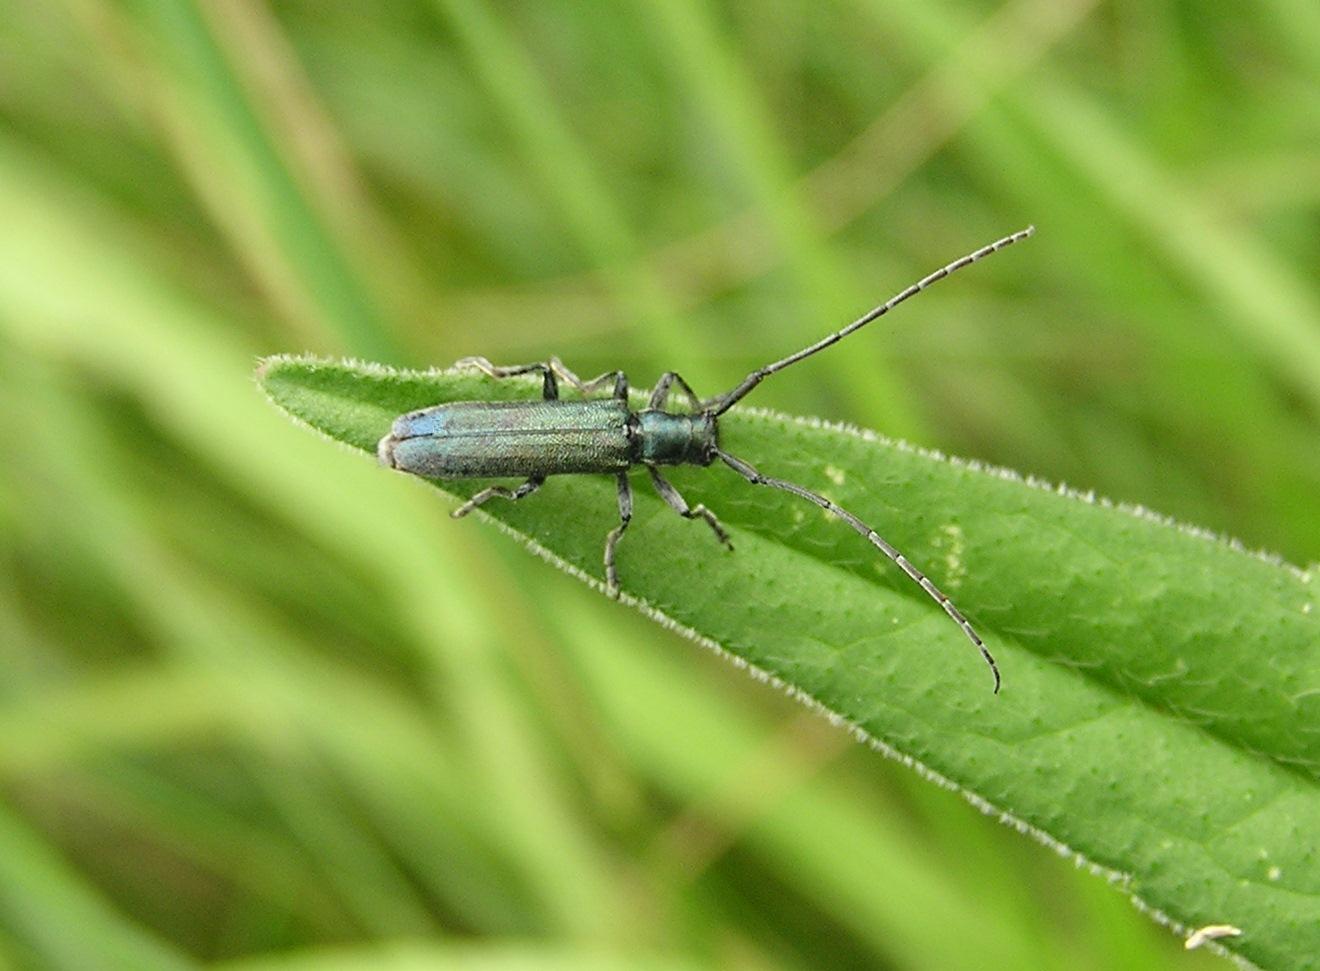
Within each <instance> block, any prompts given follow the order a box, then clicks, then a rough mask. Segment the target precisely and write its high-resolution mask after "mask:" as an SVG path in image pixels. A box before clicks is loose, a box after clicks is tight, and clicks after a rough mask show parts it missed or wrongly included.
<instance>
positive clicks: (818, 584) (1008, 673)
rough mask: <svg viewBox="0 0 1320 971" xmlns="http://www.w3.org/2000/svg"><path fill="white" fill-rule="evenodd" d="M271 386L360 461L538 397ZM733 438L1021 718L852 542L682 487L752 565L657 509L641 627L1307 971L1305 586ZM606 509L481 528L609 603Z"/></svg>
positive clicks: (752, 419) (928, 468)
mask: <svg viewBox="0 0 1320 971" xmlns="http://www.w3.org/2000/svg"><path fill="white" fill-rule="evenodd" d="M260 381H261V384H262V386H263V388H264V389H265V390H266V392H267V394H268V395H269V396H270V397H271V399H272V401H274V402H275V403H276V404H277V405H279V406H280V407H281V408H283V409H284V410H285V411H286V412H288V413H289V414H290V415H292V416H294V417H295V418H297V419H299V420H300V421H302V422H305V423H307V424H308V425H310V426H312V427H313V428H315V429H317V430H319V431H321V432H323V433H325V434H326V435H328V436H330V437H331V438H334V439H336V440H338V441H340V442H344V443H347V444H349V445H351V446H354V447H356V448H360V449H363V450H366V451H372V450H373V449H374V446H375V443H376V441H377V439H378V438H379V437H380V436H381V435H383V434H384V433H385V432H386V430H387V429H388V427H389V424H390V421H391V419H392V418H393V417H394V416H395V415H397V414H399V413H400V412H403V411H407V410H409V409H412V408H417V407H422V406H425V405H429V404H435V403H437V402H440V401H446V400H472V399H496V398H511V397H532V396H534V395H535V393H536V392H535V388H534V387H533V386H532V384H528V383H520V382H513V381H505V382H493V381H490V380H489V379H486V378H483V377H480V376H475V375H472V374H468V373H455V372H438V371H433V372H395V371H390V370H387V369H384V368H381V367H377V366H369V365H354V364H345V363H336V362H328V361H323V360H317V359H312V358H275V359H271V360H269V361H267V362H266V363H265V364H264V365H263V367H262V369H261V372H260ZM722 430H723V432H724V433H725V434H724V438H723V444H724V446H725V447H726V448H727V449H729V450H730V451H731V452H733V453H734V454H737V455H739V456H742V457H744V458H746V459H747V460H749V461H751V462H753V463H755V464H756V465H757V466H758V467H759V468H761V469H762V470H763V471H765V472H767V473H768V474H775V475H780V476H783V477H785V478H789V479H792V480H794V481H798V482H802V483H803V484H804V485H806V486H807V487H809V488H813V489H816V490H818V491H822V492H824V493H825V494H827V495H828V496H830V497H831V498H832V499H835V500H836V501H838V502H839V503H840V504H841V505H843V506H844V507H845V508H849V509H851V510H853V511H855V512H856V513H858V514H859V515H860V516H862V518H863V519H866V520H867V521H869V522H870V523H871V524H872V525H873V526H875V527H876V529H877V530H878V531H879V532H880V533H881V534H882V535H884V536H886V538H888V539H889V540H890V541H891V542H893V543H894V544H895V545H896V546H897V547H898V548H899V549H901V550H903V551H904V552H905V553H906V554H907V555H908V556H909V558H910V559H912V561H913V562H915V563H917V564H918V565H920V566H922V567H923V568H925V569H926V570H927V571H928V572H929V573H930V574H931V575H932V578H933V579H934V580H935V581H936V582H937V583H938V584H940V585H941V586H943V587H944V588H945V590H946V591H947V592H949V593H950V594H951V595H952V596H953V597H954V599H955V600H956V601H957V602H958V604H959V605H960V606H961V607H962V608H963V609H964V611H966V612H967V613H968V614H969V615H970V616H971V618H972V619H973V622H974V623H976V624H977V626H978V627H979V629H980V630H981V632H982V634H983V635H985V637H986V640H987V642H988V643H989V644H990V646H991V648H992V650H994V652H995V653H996V654H997V655H998V657H999V660H1000V665H1001V667H1002V669H1003V672H1004V693H1003V695H1002V696H1001V697H999V698H995V697H994V696H992V695H991V693H990V685H989V677H988V675H987V674H986V672H985V671H984V670H982V669H981V667H980V661H979V659H977V658H976V656H975V653H974V652H973V651H971V650H970V648H969V647H968V645H967V644H966V642H965V641H964V640H963V638H962V637H961V635H960V634H959V632H958V630H957V628H956V627H954V626H953V625H952V624H950V623H949V622H948V620H947V618H945V616H944V615H943V613H942V612H940V610H939V609H938V607H937V606H935V605H934V604H933V603H931V602H930V601H929V600H928V599H927V598H926V597H925V596H924V595H923V594H922V592H921V591H920V590H918V589H917V588H915V586H913V585H911V584H910V583H908V582H907V581H906V580H905V579H904V578H903V577H901V575H897V571H896V570H894V569H893V567H892V566H891V565H890V564H889V563H887V562H885V561H883V560H881V559H880V558H879V557H877V556H874V555H872V552H871V551H870V550H869V548H867V547H866V545H865V544H864V543H861V542H860V541H859V540H858V538H857V537H856V535H855V534H854V533H852V532H851V531H850V530H848V529H847V528H846V527H845V526H843V525H842V524H841V523H838V522H836V521H834V520H832V519H830V518H828V517H825V516H823V515H821V514H818V513H817V511H816V510H815V509H813V508H812V507H810V506H805V504H803V503H801V502H799V501H796V500H794V499H793V498H792V497H789V496H780V495H778V494H773V495H766V494H764V492H763V491H762V490H757V489H755V488H754V487H752V486H750V485H748V484H747V483H745V482H744V481H742V480H741V479H739V478H738V477H737V476H735V475H733V474H732V473H726V472H723V471H719V470H700V469H686V470H676V471H675V474H674V479H675V481H676V483H677V484H678V485H679V487H680V488H681V489H682V490H683V491H684V493H685V494H686V495H687V496H688V498H689V501H693V502H695V501H702V502H705V503H707V504H709V505H710V506H711V507H712V508H714V509H716V510H718V512H719V513H720V515H721V516H722V518H723V519H724V521H725V523H726V524H727V525H729V526H730V527H731V529H732V532H733V534H734V543H735V546H736V547H737V550H738V551H737V552H736V553H734V554H728V553H726V552H724V551H723V550H721V549H720V548H719V547H718V546H717V545H716V544H714V543H713V542H712V541H711V537H709V536H707V535H705V534H704V532H703V531H702V530H698V529H693V528H692V527H691V524H689V523H686V522H684V521H682V520H681V519H679V518H678V517H676V516H673V515H672V513H670V512H669V511H668V510H667V509H666V508H664V507H663V505H662V504H661V502H660V501H659V500H658V499H656V498H654V497H652V496H651V495H649V493H648V492H647V491H642V492H640V494H639V496H638V502H637V516H636V522H635V523H634V525H633V529H632V530H631V531H630V532H629V534H628V536H627V538H626V540H625V541H624V543H623V544H622V546H621V548H620V556H619V567H620V574H621V577H622V581H623V585H624V590H625V593H626V594H627V595H629V596H630V597H631V598H633V599H634V602H636V603H638V605H639V606H642V607H643V609H645V610H647V611H648V612H650V613H651V614H652V616H654V617H655V618H656V619H658V620H661V621H662V622H667V623H672V624H674V625H676V626H677V627H679V628H680V629H682V630H683V631H685V632H686V633H688V634H690V635H691V636H693V637H695V638H697V639H699V640H701V641H703V642H705V643H708V644H711V645H717V646H718V647H720V648H722V649H724V650H725V651H728V652H729V653H731V654H733V655H734V656H735V657H736V658H737V659H739V660H742V661H745V662H747V663H748V664H750V665H751V666H752V667H753V669H755V670H757V671H760V672H764V673H765V674H767V675H768V676H770V677H772V678H774V679H776V680H778V681H780V682H782V683H783V684H784V685H785V686H786V687H787V688H788V689H789V690H791V691H793V692H795V693H797V694H799V695H800V696H802V697H803V698H804V699H805V700H808V701H810V702H814V703H817V704H819V705H820V706H821V707H822V708H824V709H825V710H826V711H828V712H829V713H831V714H832V715H834V716H837V717H839V718H842V719H844V720H845V721H847V722H848V723H850V724H853V725H856V726H857V727H859V728H860V729H861V730H863V731H864V732H865V734H866V735H867V736H868V737H869V738H870V739H871V740H873V741H874V743H875V744H876V745H877V746H878V747H880V748H881V749H883V750H885V751H887V752H889V753H890V754H893V755H896V756H898V757H900V758H903V759H905V760H908V761H910V762H912V763H913V764H915V765H917V766H918V767H919V768H921V769H922V770H923V771H926V772H928V773H930V774H932V775H933V776H934V777H936V778H938V779H940V780H942V781H945V782H947V783H949V784H951V785H954V786H955V787H957V788H959V789H960V790H961V791H963V792H964V793H965V794H966V795H967V796H968V797H969V798H971V799H972V800H973V801H974V802H976V803H977V804H979V805H982V806H983V807H984V808H986V809H987V810H990V811H996V812H1002V813H1004V814H1005V815H1006V817H1007V818H1009V819H1010V820H1011V821H1013V822H1015V823H1017V824H1019V825H1020V826H1022V827H1023V828H1024V829H1027V830H1029V831H1030V832H1031V833H1032V834H1033V835H1035V836H1036V837H1037V838H1039V839H1041V840H1042V841H1044V842H1046V843H1048V844H1050V845H1052V846H1055V847H1056V848H1058V849H1060V850H1062V851H1068V852H1074V853H1076V854H1077V855H1078V857H1079V859H1080V860H1083V861H1085V862H1086V863H1088V864H1089V865H1091V866H1092V867H1094V868H1096V869H1097V870H1099V871H1101V872H1103V873H1105V874H1107V875H1109V876H1110V877H1111V879H1114V880H1116V881H1117V882H1119V883H1121V884H1122V886H1123V887H1124V888H1125V889H1126V890H1128V891H1129V892H1130V893H1131V894H1132V895H1133V896H1134V897H1135V898H1136V899H1138V900H1139V901H1141V902H1142V903H1143V904H1144V905H1146V906H1148V907H1150V908H1152V909H1153V910H1154V911H1156V912H1157V913H1159V914H1161V915H1166V919H1167V920H1168V921H1170V922H1171V923H1172V924H1173V925H1174V926H1175V929H1180V930H1185V929H1186V928H1190V927H1195V926H1200V925H1204V924H1210V923H1232V924H1235V925H1236V926H1238V927H1241V928H1242V929H1243V931H1244V933H1243V935H1242V937H1240V938H1237V939H1235V940H1233V941H1231V942H1228V946H1229V947H1230V948H1231V949H1232V950H1234V951H1239V952H1240V953H1242V954H1243V955H1246V956H1248V957H1250V958H1251V959H1252V960H1254V961H1256V962H1257V963H1259V964H1261V965H1262V966H1268V967H1280V968H1293V967H1296V968H1300V967H1307V966H1311V965H1309V964H1308V962H1311V961H1312V960H1313V958H1314V955H1316V954H1320V898H1318V897H1317V894H1320V860H1317V858H1316V856H1315V854H1314V853H1313V852H1312V850H1311V849H1310V847H1309V841H1308V840H1306V839H1305V838H1304V835H1305V834H1307V833H1313V832H1316V831H1318V830H1320V781H1318V778H1317V777H1318V776H1320V742H1318V741H1317V737H1316V734H1315V733H1314V732H1313V731H1310V730H1309V726H1312V725H1314V724H1315V723H1316V720H1317V716H1318V715H1320V690H1317V689H1318V688H1320V611H1316V610H1315V609H1314V601H1315V599H1316V592H1317V591H1316V587H1315V584H1314V579H1313V577H1312V576H1311V575H1309V574H1305V573H1302V572H1300V571H1298V570H1295V569H1293V568H1291V567H1288V566H1286V565H1284V564H1281V563H1278V562H1275V561H1271V560H1269V559H1267V558H1264V557H1260V556H1255V555H1252V554H1249V553H1246V552H1244V551H1242V550H1241V549H1239V548H1237V547H1236V545H1235V544H1230V543H1226V542H1222V541H1218V540H1216V539H1214V538H1213V537H1209V536H1206V535H1204V534H1202V533H1199V532H1196V531H1194V530H1189V529H1185V528H1180V527H1178V526H1176V525H1174V524H1171V523H1169V522H1166V521H1164V520H1161V519H1159V518H1158V517H1155V516H1152V515H1149V514H1144V513H1142V512H1140V511H1133V510H1126V509H1119V508H1115V507H1112V506H1110V505H1108V504H1106V503H1097V502H1093V501H1085V500H1084V499H1083V498H1080V497H1078V496H1075V495H1072V494H1067V493H1065V492H1062V491H1060V490H1054V489H1049V488H1043V487H1041V486H1040V485H1039V484H1036V483H1030V482H1024V481H1022V480H1021V479H1019V478H1017V477H1016V476H1013V475H1011V474H1007V473H1002V472H995V471H991V470H983V469H980V468H977V467H974V466H968V465H965V464H961V463H954V462H949V461H947V460H944V459H942V458H939V457H937V456H932V455H929V454H923V453H919V452H916V451H914V450H912V449H910V448H906V447H903V446H900V445H897V444H894V443H892V442H887V441H883V440H879V439H877V438H875V437H873V436H869V435H865V434H862V433H857V432H854V431H849V430H845V429H840V428H832V427H827V426H822V425H820V424H819V423H813V422H808V421H802V420H795V419H790V418H785V417H783V416H777V415H773V414H768V413H763V412H755V411H742V412H733V413H731V415H730V416H729V417H727V418H726V419H725V422H724V426H723V429H722ZM382 474H384V473H382ZM402 485H403V483H401V486H402ZM443 487H444V488H445V489H446V490H447V491H450V492H452V493H454V494H455V495H468V494H470V492H471V491H472V487H471V485H469V484H467V483H444V484H443ZM804 506H805V508H804ZM613 509H614V506H613V484H612V483H611V482H609V481H608V479H607V478H606V477H602V476H594V477H593V476H576V477H561V478H558V479H552V480H551V481H550V482H549V483H548V484H547V486H546V487H545V488H544V489H543V490H542V493H541V494H539V495H538V496H537V497H536V499H535V501H530V502H525V503H518V504H498V503H494V504H491V505H489V506H488V507H485V511H486V512H488V513H489V515H490V516H491V517H493V518H494V519H495V520H497V521H498V522H500V523H501V524H502V525H503V526H504V527H505V528H507V529H509V530H510V531H512V532H513V533H514V534H515V535H518V536H520V537H521V538H523V539H524V540H525V541H526V542H528V543H529V544H530V545H532V546H533V548H535V549H537V550H538V551H541V552H544V553H546V555H547V558H548V559H550V560H551V561H552V562H555V563H556V564H558V565H560V566H561V567H563V568H565V569H568V570H570V571H571V572H573V573H574V574H576V575H578V576H581V577H584V578H588V579H591V580H594V581H596V582H599V579H600V576H601V566H600V561H601V543H602V539H603V537H604V533H605V531H606V530H607V529H608V528H609V527H610V525H611V524H612V521H613V517H614V515H615V513H614V511H613ZM454 528H455V529H461V528H468V527H467V525H466V524H464V525H457V524H456V525H455V527H454ZM1134 755H1136V756H1138V757H1134Z"/></svg>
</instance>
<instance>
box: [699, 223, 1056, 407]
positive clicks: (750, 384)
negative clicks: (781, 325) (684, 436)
mask: <svg viewBox="0 0 1320 971" xmlns="http://www.w3.org/2000/svg"><path fill="white" fill-rule="evenodd" d="M1035 231H1036V227H1035V226H1028V227H1027V228H1026V229H1023V230H1020V231H1018V232H1016V233H1014V234H1013V235H1011V236H1005V237H1004V238H1003V239H997V240H995V241H994V242H993V243H990V244H989V245H987V246H982V247H981V248H980V249H979V250H977V251H976V252H974V253H968V254H967V255H966V256H964V257H962V258H961V259H957V260H954V261H953V262H952V263H950V264H949V265H948V266H946V267H943V268H942V269H939V270H936V271H935V272H934V273H932V274H930V276H927V277H923V278H922V279H920V280H918V281H917V282H916V283H914V284H912V285H911V286H910V287H908V288H907V289H906V290H903V291H901V292H900V293H896V294H895V295H894V296H892V297H890V298H889V299H888V300H886V301H885V302H884V303H882V304H880V306H878V307H875V308H874V309H872V310H870V311H868V312H867V313H865V314H863V315H862V316H861V317H858V318H857V319H856V320H854V321H853V322H852V323H851V324H849V325H848V326H847V327H845V328H843V330H840V331H837V332H835V333H833V334H830V335H829V336H828V337H824V338H822V339H820V340H818V341H816V343H814V344H812V345H811V346H810V347H804V348H802V350H800V351H798V352H797V353H796V354H790V355H789V356H788V357H786V358H784V359H783V360H782V361H775V363H773V364H767V365H766V366H765V367H762V368H757V369H756V370H755V371H753V372H752V373H751V374H749V375H747V377H745V378H743V379H742V381H741V382H739V383H738V385H737V386H736V387H734V388H733V390H732V391H726V392H725V393H724V394H722V395H720V396H719V397H716V398H712V399H711V400H710V401H709V402H707V403H706V407H705V413H706V414H708V415H711V416H713V417H718V416H720V415H722V414H724V413H725V412H726V411H728V410H729V409H730V408H732V407H733V406H734V405H736V404H737V403H738V402H739V401H741V400H742V399H743V398H744V397H746V396H747V395H748V394H749V393H750V392H751V390H752V389H753V388H755V387H756V386H757V385H758V384H760V383H761V382H762V381H764V380H765V379H766V378H768V377H769V376H770V375H772V374H774V373H776V372H778V371H782V370H784V368H786V367H788V366H789V365H790V364H796V363H797V362H798V361H802V360H805V359H806V358H809V357H811V355H813V354H815V353H816V352H817V351H823V350H825V348H827V347H829V346H830V345H831V344H836V343H838V342H839V341H841V340H843V339H844V338H845V337H847V336H848V335H849V334H851V333H853V332H854V331H857V330H861V329H862V328H863V327H865V326H866V325H867V324H869V323H870V322H871V321H873V320H876V319H877V318H879V317H883V316H884V315H885V314H887V313H889V311H891V310H893V309H894V308H895V307H897V306H898V305H899V304H900V303H902V302H903V301H904V300H907V299H908V298H909V297H915V296H916V295H917V294H919V293H920V292H921V291H922V290H925V289H926V288H927V287H928V286H930V285H931V284H932V283H936V282H938V281H940V280H943V279H944V278H945V277H946V276H949V275H951V274H953V273H956V272H957V271H958V270H961V269H962V268H963V267H964V266H970V265H971V264H973V263H975V262H977V261H978V260H982V259H985V258H986V257H987V256H989V255H990V254H991V253H998V252H999V251H1000V250H1001V249H1004V248H1005V247H1006V246H1012V245H1013V244H1014V243H1016V242H1019V241H1021V240H1024V239H1026V238H1027V237H1028V236H1030V235H1031V234H1032V233H1034V232H1035Z"/></svg>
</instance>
